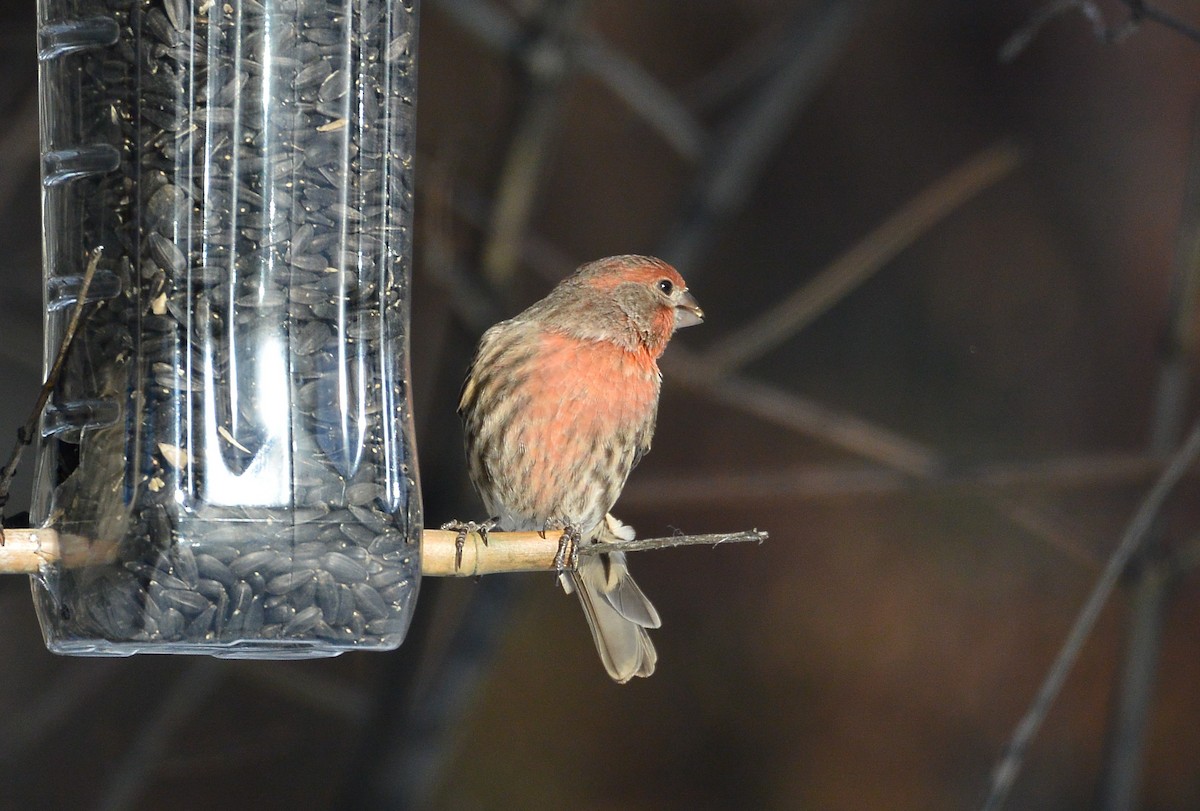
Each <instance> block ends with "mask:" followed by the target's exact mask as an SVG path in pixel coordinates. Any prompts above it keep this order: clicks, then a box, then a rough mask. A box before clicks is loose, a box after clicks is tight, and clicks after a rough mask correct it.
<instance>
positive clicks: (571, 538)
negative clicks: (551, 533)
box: [554, 524, 583, 574]
mask: <svg viewBox="0 0 1200 811" xmlns="http://www.w3.org/2000/svg"><path fill="white" fill-rule="evenodd" d="M582 540H583V535H582V533H581V532H580V529H579V525H578V524H567V525H566V526H565V527H563V531H562V535H560V536H559V538H558V551H557V552H556V553H555V554H554V566H555V568H556V569H558V571H559V574H561V573H563V572H567V571H574V570H575V567H576V566H577V565H578V563H579V560H578V551H579V544H580V542H581V541H582Z"/></svg>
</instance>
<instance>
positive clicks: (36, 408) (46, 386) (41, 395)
mask: <svg viewBox="0 0 1200 811" xmlns="http://www.w3.org/2000/svg"><path fill="white" fill-rule="evenodd" d="M102 251H103V248H96V250H94V251H92V257H91V259H89V260H88V263H87V270H85V271H84V274H83V281H82V282H81V283H80V285H79V300H78V301H76V302H75V309H74V310H73V311H72V312H71V320H70V321H68V322H67V329H66V331H65V332H64V333H63V338H62V344H61V345H60V346H59V347H58V355H57V356H56V357H55V358H54V365H53V366H51V367H50V372H49V373H48V374H47V375H46V382H45V383H43V384H42V390H41V391H40V392H38V397H37V400H36V401H35V402H34V405H33V411H31V412H30V414H29V419H27V420H26V421H25V424H24V425H23V426H21V428H20V429H19V430H18V431H17V443H16V445H15V446H14V447H13V450H12V454H11V455H10V456H9V458H8V464H7V465H5V466H4V468H3V469H0V516H3V515H4V507H5V505H6V504H8V491H9V488H10V487H12V481H13V478H14V477H16V475H17V466H18V465H20V463H21V454H22V453H23V452H24V450H25V446H26V445H28V444H29V443H31V442H32V441H33V437H34V435H35V434H36V433H37V426H38V421H39V420H40V419H41V418H42V411H44V410H45V408H46V403H48V402H49V401H50V395H51V394H52V393H53V392H54V387H55V386H57V385H58V378H59V376H60V375H61V374H62V369H63V365H64V364H65V363H66V360H67V352H68V350H70V348H71V342H72V341H73V340H74V338H75V333H76V331H78V329H79V323H80V320H81V319H82V318H83V310H84V307H86V306H87V296H88V290H90V289H91V286H92V279H93V278H94V277H95V275H96V267H97V266H98V265H99V264H100V254H101V252H102ZM0 523H2V522H0ZM3 545H4V529H3V526H2V525H0V546H3Z"/></svg>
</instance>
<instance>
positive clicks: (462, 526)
mask: <svg viewBox="0 0 1200 811" xmlns="http://www.w3.org/2000/svg"><path fill="white" fill-rule="evenodd" d="M497 520H498V519H495V518H489V519H488V520H486V521H481V522H479V523H475V522H474V521H447V522H446V523H444V524H442V529H448V530H453V531H454V532H457V533H458V534H457V535H455V536H454V570H455V571H458V570H459V569H461V568H462V558H463V548H464V547H465V546H466V545H467V534H468V533H471V532H475V533H478V534H479V537H480V538H481V539H482V540H483V545H484V546H487V545H488V532H490V531H491V530H492V528H493V527H495V526H496V522H497Z"/></svg>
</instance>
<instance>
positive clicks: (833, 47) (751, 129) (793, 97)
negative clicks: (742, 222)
mask: <svg viewBox="0 0 1200 811" xmlns="http://www.w3.org/2000/svg"><path fill="white" fill-rule="evenodd" d="M868 5H869V0H852V2H848V1H847V0H822V2H820V3H816V4H806V5H805V13H803V14H800V15H799V16H797V17H795V18H793V19H792V20H791V21H790V30H789V31H788V35H787V37H786V38H784V39H782V40H781V41H780V43H779V51H778V54H777V57H778V64H777V68H776V69H775V70H774V71H772V72H771V73H770V74H769V75H768V76H767V77H766V79H765V81H764V82H763V85H762V87H761V89H760V90H759V91H758V92H757V93H755V94H754V96H753V97H752V98H751V99H750V100H748V101H747V102H746V103H745V104H743V105H741V107H740V109H739V112H738V114H736V115H735V116H734V117H732V120H731V121H730V122H729V123H728V124H727V125H726V126H725V127H724V128H723V133H722V135H721V136H720V137H719V138H716V139H714V140H716V141H719V143H716V144H714V146H713V148H712V149H710V150H709V153H710V154H709V155H708V157H707V159H706V161H705V165H704V166H702V167H701V169H700V171H699V172H698V173H697V181H696V183H695V185H694V187H693V188H692V190H691V192H690V193H689V195H688V198H687V201H686V202H685V204H684V206H683V209H682V216H681V217H680V218H679V220H678V221H677V222H676V224H675V225H674V226H673V227H672V229H671V230H670V231H669V232H668V235H667V237H666V239H665V240H664V241H663V243H662V245H661V246H660V247H659V250H658V253H659V255H660V256H662V258H664V259H666V260H667V261H669V262H673V263H674V264H676V265H678V266H679V267H680V268H682V269H684V270H685V272H688V271H695V270H698V269H699V268H697V267H696V265H697V264H698V260H699V259H700V257H701V255H702V254H703V253H704V251H705V249H706V248H707V247H708V245H709V244H710V243H711V241H712V240H713V239H715V238H716V235H717V234H718V233H719V231H720V226H721V225H723V224H724V223H725V222H726V221H727V220H728V219H729V218H730V217H731V216H732V215H733V213H734V212H736V211H738V210H740V209H741V208H742V206H743V205H744V204H745V202H746V198H747V197H748V196H749V195H750V192H751V191H752V190H753V188H754V186H755V184H756V183H757V182H758V180H759V178H760V177H761V176H762V173H763V171H764V170H765V169H766V166H767V161H768V159H769V158H770V157H771V156H772V155H773V154H774V153H775V150H776V149H777V147H778V146H779V144H780V142H782V140H783V138H784V136H786V135H787V133H788V132H789V131H790V130H791V128H792V126H793V124H794V123H795V121H796V119H797V118H798V117H799V115H800V113H801V111H802V110H803V109H804V107H805V105H806V104H807V103H808V100H809V99H810V98H812V96H813V94H814V93H815V92H816V90H817V88H818V87H820V83H821V80H822V79H823V78H824V77H825V75H826V74H827V72H828V71H829V69H830V67H831V66H832V65H833V63H834V61H835V60H836V59H837V57H838V56H839V55H840V54H841V53H842V51H843V49H844V48H845V46H846V43H847V42H848V41H849V39H850V35H851V34H852V33H853V31H854V29H855V25H856V24H857V22H858V20H859V18H860V17H861V16H862V14H863V13H864V11H865V10H866V8H867V6H868ZM809 6H815V8H813V9H811V10H810V8H809Z"/></svg>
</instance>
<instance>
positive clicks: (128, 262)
mask: <svg viewBox="0 0 1200 811" xmlns="http://www.w3.org/2000/svg"><path fill="white" fill-rule="evenodd" d="M414 5H415V3H414V2H413V1H412V0H400V1H398V2H386V1H385V0H355V2H353V3H351V2H346V1H345V0H315V1H314V0H227V1H226V0H84V1H83V2H64V1H63V0H40V3H39V8H38V16H39V37H40V42H39V45H40V54H39V56H40V63H41V70H40V78H39V88H40V94H41V149H42V163H43V165H42V180H43V195H42V205H43V223H44V225H43V235H44V236H43V248H44V261H45V268H44V278H45V292H46V323H45V335H46V339H45V340H46V344H45V346H46V359H47V360H46V363H47V366H49V365H50V363H51V361H52V359H53V358H54V356H55V353H56V352H57V349H58V347H59V345H60V344H61V343H62V341H63V338H64V333H65V331H66V329H67V324H68V321H69V317H70V315H71V312H72V309H73V308H74V306H75V304H76V302H77V301H78V299H79V298H80V292H81V289H83V287H84V284H83V279H84V277H85V270H86V269H87V266H88V262H89V258H90V257H91V258H94V262H95V267H94V268H93V270H94V276H92V277H90V280H89V284H88V286H87V287H86V289H87V299H88V300H89V301H90V302H93V303H92V304H90V305H89V307H90V309H89V313H88V316H87V318H85V319H83V320H82V321H81V322H80V323H79V327H78V331H77V333H76V334H75V335H74V338H73V341H72V342H71V345H70V350H69V353H68V354H67V356H66V360H65V367H64V369H63V373H62V375H61V377H60V379H59V382H58V384H57V386H56V387H55V389H54V391H53V394H52V397H51V400H50V403H49V405H48V407H47V409H46V410H45V412H44V415H43V417H42V423H41V435H40V437H39V441H38V446H37V451H38V453H37V457H38V458H37V472H36V479H35V484H34V496H33V503H32V510H31V518H32V521H33V523H34V525H35V526H41V527H45V528H47V529H48V530H53V531H54V532H56V534H57V542H58V544H59V545H60V546H61V548H62V550H63V554H62V556H60V557H59V558H57V559H56V560H55V561H54V562H52V563H50V564H48V565H45V566H42V567H41V570H40V573H39V575H38V576H36V577H35V578H34V594H35V602H36V605H37V610H38V615H39V618H40V622H41V626H42V630H43V633H44V635H45V639H46V644H47V646H48V647H49V648H50V649H51V650H53V651H56V652H59V653H68V654H82V655H128V654H133V653H139V652H167V653H207V654H214V655H217V656H228V657H252V658H290V657H314V656H330V655H335V654H338V653H341V652H343V651H345V650H349V649H388V648H394V647H396V646H397V645H399V644H400V643H401V641H402V640H403V638H404V635H405V632H406V630H407V627H408V624H409V620H410V618H411V615H412V610H413V606H414V603H415V599H416V594H417V586H418V582H419V572H420V556H419V543H418V541H419V539H420V526H421V508H420V500H419V494H418V489H417V483H416V472H415V458H414V444H413V430H412V420H411V416H410V408H409V402H408V391H409V390H408V379H409V372H408V309H409V278H410V256H411V250H410V248H411V216H412V198H413V195H412V152H413V148H414V144H413V113H414V102H415V98H416V88H415V75H414V50H415V43H416V38H415V35H416V25H417V23H416V13H415V9H414V7H413V6H414Z"/></svg>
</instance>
